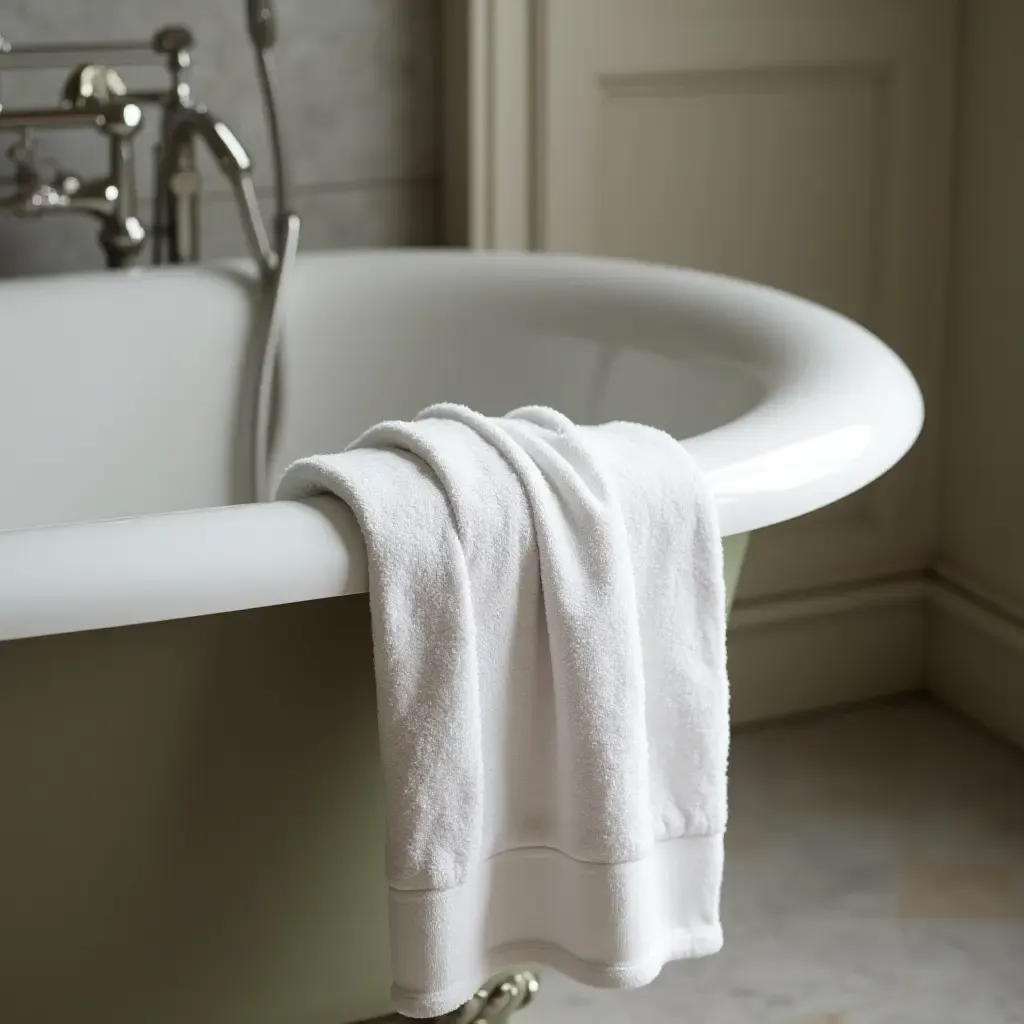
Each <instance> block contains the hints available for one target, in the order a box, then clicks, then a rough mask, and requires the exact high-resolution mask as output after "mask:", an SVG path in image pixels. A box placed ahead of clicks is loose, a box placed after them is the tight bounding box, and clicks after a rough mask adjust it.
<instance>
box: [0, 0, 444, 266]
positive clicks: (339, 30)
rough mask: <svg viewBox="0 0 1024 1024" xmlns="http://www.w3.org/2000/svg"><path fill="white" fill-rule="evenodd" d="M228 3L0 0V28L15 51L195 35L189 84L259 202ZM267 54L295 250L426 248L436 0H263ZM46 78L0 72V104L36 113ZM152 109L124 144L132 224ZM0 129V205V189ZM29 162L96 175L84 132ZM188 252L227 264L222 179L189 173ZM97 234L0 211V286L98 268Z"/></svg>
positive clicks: (49, 91)
mask: <svg viewBox="0 0 1024 1024" xmlns="http://www.w3.org/2000/svg"><path fill="white" fill-rule="evenodd" d="M244 11H245V2H244V0H218V2H217V3H211V2H210V0H134V2H133V3H131V4H122V3H114V2H112V0H89V2H88V3H86V2H85V0H70V2H69V0H7V2H5V3H4V4H3V5H2V6H0V34H3V35H4V36H5V37H6V38H8V39H9V40H10V41H11V42H12V43H13V44H14V45H17V44H18V43H30V42H32V43H38V42H45V43H50V42H54V43H55V42H66V41H88V40H97V39H100V40H107V39H148V38H150V37H151V36H152V34H153V32H154V31H155V30H156V29H157V28H159V27H161V26H162V25H166V24H169V23H184V24H186V25H188V26H189V27H190V28H191V29H192V31H193V33H194V34H195V36H196V38H197V43H198V45H197V48H196V50H195V53H194V61H195V71H194V75H193V83H194V89H195V93H196V97H197V99H199V100H201V101H202V102H204V103H206V104H207V106H209V107H210V109H211V110H214V111H215V112H216V113H217V114H219V116H220V117H221V118H223V119H224V120H225V121H226V122H228V124H230V125H231V126H232V128H233V129H234V130H235V132H236V134H237V135H238V136H239V138H240V139H241V140H242V142H243V143H244V144H245V145H246V147H247V148H248V149H249V151H250V153H251V155H252V156H253V159H254V161H255V164H256V177H257V181H258V183H259V185H260V187H261V193H262V194H263V195H264V196H266V197H269V195H270V188H269V186H270V175H269V160H268V156H267V145H266V138H265V132H264V124H263V115H262V110H261V106H260V99H259V93H258V91H257V86H256V78H255V74H254V70H253V61H252V55H251V51H250V48H249V43H248V37H247V36H246V33H245V18H244ZM278 13H279V20H280V30H279V36H278V44H277V48H276V51H275V58H276V60H277V66H278V73H279V80H280V89H281V105H282V108H283V114H284V127H285V131H286V141H287V146H288V153H289V157H290V161H291V167H292V174H293V178H294V184H295V204H294V205H295V206H296V207H297V208H298V211H299V213H300V214H301V215H302V216H303V220H304V223H303V245H304V246H305V247H307V248H332V247H343V246H359V245H374V246H376V245H417V244H419V245H429V244H433V243H435V242H437V241H438V238H437V224H438V218H437V197H438V187H437V178H438V170H439V145H438V130H437V128H438V94H439V89H438V58H439V48H440V24H439V22H440V3H439V0H279V2H278ZM120 70H122V73H123V75H124V77H125V79H126V81H127V82H128V84H129V86H130V87H131V86H136V87H139V88H144V87H147V86H154V85H157V84H160V83H161V82H165V81H166V75H165V74H164V73H163V72H162V70H161V69H156V68H152V69H131V68H125V69H120ZM64 78H65V75H64V74H63V73H61V72H50V71H45V72H36V71H33V72H23V71H18V72H8V73H7V74H5V75H4V76H3V79H2V82H0V89H2V93H0V96H2V101H3V103H4V104H5V105H6V106H9V107H14V106H22V105H52V104H53V103H55V102H56V100H57V99H58V98H59V95H60V91H61V87H62V83H63V80H64ZM154 128H155V114H151V115H150V124H149V126H148V127H147V130H146V131H145V133H144V135H143V137H142V138H141V139H140V143H139V160H140V167H139V184H140V192H141V194H142V196H143V200H144V202H143V216H144V217H145V216H146V215H147V209H148V201H149V198H150V197H151V195H152V162H151V159H150V154H149V148H150V146H151V144H152V140H153V138H154V135H155V131H154ZM14 141H15V136H13V135H11V134H6V133H0V196H2V195H4V194H9V192H10V187H11V186H10V171H9V165H8V164H7V162H6V160H5V159H3V157H2V152H3V151H4V150H6V149H7V147H8V146H9V145H10V144H11V143H12V142H14ZM37 141H38V145H39V149H40V152H42V153H45V154H46V155H47V156H48V157H52V158H54V159H55V160H56V161H58V162H59V164H60V165H61V166H64V167H66V168H67V169H69V170H73V171H76V172H79V173H84V174H86V175H89V174H97V173H99V172H100V171H101V170H103V169H104V168H105V166H106V146H105V140H104V139H103V138H102V137H101V136H100V135H99V133H98V132H95V131H86V132H60V133H46V134H40V135H39V136H38V138H37ZM203 180H204V189H205V191H206V199H205V201H204V210H203V225H204V226H203V252H204V256H209V257H220V256H230V255H235V254H240V253H242V252H243V250H244V245H243V242H242V235H241V229H240V226H239V223H238V220H237V217H236V215H235V211H234V208H233V206H232V202H231V199H230V196H229V194H228V193H227V190H226V186H225V182H224V180H223V179H222V178H220V176H219V175H218V173H217V171H216V170H215V168H214V167H213V166H212V164H209V163H206V164H205V166H204V170H203ZM96 234H97V225H96V223H94V222H93V221H92V220H90V219H88V218H84V217H80V216H73V217H72V216H68V215H66V214H55V215H51V216H50V217H48V218H46V219H45V220H43V219H39V218H33V219H31V220H18V219H15V218H14V217H12V216H10V215H9V214H7V213H4V212H0V276H11V275H15V274H29V273H39V272H51V271H62V270H73V269H81V268H86V267H99V266H102V257H101V255H100V250H99V248H98V246H97V245H96Z"/></svg>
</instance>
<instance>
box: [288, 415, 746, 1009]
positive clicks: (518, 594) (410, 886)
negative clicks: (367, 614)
mask: <svg viewBox="0 0 1024 1024" xmlns="http://www.w3.org/2000/svg"><path fill="white" fill-rule="evenodd" d="M325 491H326V492H331V493H333V494H335V495H337V496H338V497H339V498H340V499H341V500H342V501H344V502H346V503H347V504H348V505H349V506H350V507H351V508H352V511H353V512H354V514H355V516H356V519H357V520H358V522H359V525H360V527H361V529H362V531H363V535H364V538H365V541H366V546H367V554H368V565H369V575H370V607H371V617H372V623H373V641H374V661H375V670H376V676H377V699H378V715H379V726H380V741H381V753H382V757H383V764H384V781H385V795H386V801H387V807H386V817H387V874H388V880H389V884H390V915H391V917H390V931H391V952H392V962H393V972H394V998H395V1002H396V1006H397V1008H398V1009H399V1010H400V1011H401V1012H402V1013H405V1014H408V1015H410V1016H415V1017H427V1016H435V1015H439V1014H442V1013H446V1012H448V1011H450V1010H452V1009H454V1008H455V1007H456V1006H458V1005H459V1004H461V1003H462V1002H464V1001H465V1000H466V999H468V998H469V997H470V996H471V995H472V993H473V992H474V991H475V989H476V988H478V987H479V985H480V984H481V983H482V982H483V981H484V980H485V979H486V978H487V977H488V976H489V975H491V974H492V973H494V972H496V971H497V970H500V969H502V968H507V967H510V966H514V965H517V964H523V963H539V964H545V965H550V966H553V967H555V968H556V969H558V970H560V971H562V972H564V973H565V974H567V975H569V976H571V977H573V978H576V979H578V980H580V981H582V982H585V983H588V984H592V985H600V986H614V987H634V986H638V985H643V984H646V983H647V982H649V981H651V980H652V979H653V978H654V977H655V976H656V975H657V974H658V972H659V971H660V970H661V968H662V966H663V965H664V964H665V963H666V962H667V961H669V960H672V959H677V958H680V957H688V956H702V955H705V954H708V953H713V952H715V951H717V950H718V949H719V948H720V946H721V944H722V930H721V924H720V920H719V912H718V908H719V892H720V886H721V877H722V844H723V833H724V829H725V819H726V785H725V783H726V758H727V751H728V684H727V679H726V659H725V592H724V580H723V571H722V548H721V538H720V536H719V532H718V525H717V517H716V512H715V507H714V503H713V500H712V498H711V496H710V494H709V492H708V489H707V487H706V485H705V483H704V481H703V480H702V478H701V476H700V473H699V472H698V470H697V467H696V465H695V464H694V462H693V461H692V459H691V458H690V457H689V456H688V454H687V453H686V451H685V449H684V448H683V447H682V446H681V445H680V444H679V443H678V442H677V441H675V440H674V439H672V438H671V437H669V436H668V435H667V434H664V433H662V432H660V431H658V430H654V429H653V428H650V427H644V426H639V425H637V424H631V423H609V424H605V425H602V426H596V427H590V426H576V425H574V424H573V423H572V422H570V421H569V420H568V419H566V418H565V417H564V416H562V415H561V414H559V413H557V412H555V411H553V410H551V409H546V408H539V407H531V408H526V409H519V410H516V411H514V412H512V413H509V414H508V415H507V416H504V417H501V418H491V417H486V416H482V415H480V414H478V413H475V412H473V411H472V410H470V409H467V408H465V407H464V406H459V405H437V406H432V407H430V408H428V409H426V410H424V411H423V412H422V413H420V414H419V416H418V417H417V418H416V419H415V420H414V421H412V422H408V423H406V422H390V423H383V424H380V425H378V426H376V427H373V428H372V429H370V430H368V431H367V432H366V433H364V434H363V435H362V436H361V437H360V438H359V439H358V440H356V441H355V442H354V443H353V444H352V445H351V446H350V447H349V448H348V449H347V450H346V451H344V452H343V453H340V454H336V455H320V456H315V457H312V458H307V459H302V460H300V461H299V462H297V463H295V464H294V465H292V466H291V467H290V468H289V469H288V470H287V471H286V473H285V475H284V477H283V479H282V481H281V483H280V485H279V488H278V494H277V496H278V498H301V497H305V496H309V495H312V494H315V493H321V492H325Z"/></svg>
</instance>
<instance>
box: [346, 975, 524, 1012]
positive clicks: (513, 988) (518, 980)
mask: <svg viewBox="0 0 1024 1024" xmlns="http://www.w3.org/2000/svg"><path fill="white" fill-rule="evenodd" d="M539 991H540V980H539V979H538V978H537V975H536V974H534V973H533V971H508V972H506V973H505V974H496V975H495V976H494V977H493V978H491V980H490V981H489V982H487V984H486V985H484V986H483V988H480V989H477V991H476V994H475V995H474V996H473V998H472V999H470V1000H469V1002H468V1003H463V1004H462V1006H460V1007H459V1008H458V1009H457V1010H452V1012H451V1013H446V1014H445V1015H444V1016H443V1017H435V1018H433V1021H432V1024H504V1022H505V1021H507V1020H508V1018H509V1017H511V1016H512V1014H513V1013H515V1012H516V1010H521V1009H522V1008H523V1007H524V1006H528V1005H529V1004H530V1003H531V1002H532V1001H533V999H534V997H535V996H536V995H537V993H538V992H539ZM411 1019H412V1018H410V1017H403V1016H402V1015H401V1014H400V1013H392V1014H389V1015H388V1016H387V1017H377V1018H375V1019H374V1020H372V1021H361V1022H360V1024H408V1021H409V1020H411Z"/></svg>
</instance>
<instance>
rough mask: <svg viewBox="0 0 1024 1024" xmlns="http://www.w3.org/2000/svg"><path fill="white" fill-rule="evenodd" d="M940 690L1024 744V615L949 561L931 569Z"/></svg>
mask: <svg viewBox="0 0 1024 1024" xmlns="http://www.w3.org/2000/svg"><path fill="white" fill-rule="evenodd" d="M928 596H929V615H928V622H929V636H928V648H927V655H928V661H927V669H926V671H927V678H928V682H929V686H930V688H931V689H932V690H933V692H934V693H935V695H936V696H937V697H939V698H940V699H941V700H943V701H945V702H946V703H947V704H949V705H951V706H952V707H955V708H956V709H957V710H959V711H962V712H963V713H964V714H966V715H968V716H970V717H971V718H974V719H976V720H977V721H978V722H980V723H981V724H982V725H984V726H985V727H986V728H988V729H991V730H992V731H993V732H996V733H998V734H999V735H1001V736H1004V737H1005V738H1007V739H1009V740H1011V741H1012V742H1014V743H1016V744H1018V745H1020V746H1024V615H1022V614H1021V613H1020V611H1018V610H1017V609H1014V608H1010V607H1007V605H1006V603H1005V602H1003V601H1001V600H999V599H998V598H996V597H995V596H993V595H991V594H988V593H986V592H985V589H984V588H983V587H981V586H979V585H977V584H976V583H975V582H974V581H972V580H968V579H967V578H965V577H964V576H963V575H961V574H959V573H957V572H956V571H955V570H953V569H951V568H949V567H945V566H944V567H942V568H941V569H939V570H936V571H933V572H931V573H929V574H928Z"/></svg>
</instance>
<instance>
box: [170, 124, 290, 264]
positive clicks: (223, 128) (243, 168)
mask: <svg viewBox="0 0 1024 1024" xmlns="http://www.w3.org/2000/svg"><path fill="white" fill-rule="evenodd" d="M169 122H170V123H169V126H168V130H167V132H166V138H165V140H164V153H163V158H162V159H163V164H164V167H163V174H162V177H163V179H164V182H165V185H166V192H167V193H169V197H168V201H169V202H171V203H172V204H174V203H175V201H176V200H177V201H182V204H183V205H184V204H185V203H188V202H194V201H195V198H196V192H197V191H198V177H197V174H196V167H195V152H194V149H195V147H194V143H195V140H196V139H199V140H201V141H202V142H203V143H204V144H205V146H206V148H207V149H208V150H209V152H210V154H211V155H212V156H213V158H214V160H215V161H216V163H217V166H218V167H219V168H220V170H221V172H222V173H223V174H224V176H225V178H227V180H228V183H229V184H230V186H231V190H232V193H233V194H234V197H235V202H236V203H237V205H238V210H239V213H240V215H241V218H242V224H243V227H244V229H245V236H246V242H247V244H248V246H249V251H250V253H251V254H252V257H253V259H255V260H256V263H257V265H258V266H259V269H260V273H261V275H262V276H264V277H267V276H269V275H270V274H271V273H273V270H274V267H275V264H276V257H275V254H274V248H273V245H272V244H271V241H270V238H269V237H268V234H267V229H266V226H265V224H264V222H263V215H262V213H261V212H260V207H259V200H258V198H257V195H256V186H255V185H254V184H253V180H252V160H251V159H250V157H249V154H248V152H247V151H246V149H245V147H244V146H243V145H242V143H241V142H239V140H238V137H237V136H236V135H235V133H234V132H233V131H232V130H231V129H230V128H229V127H228V126H227V125H226V124H225V123H224V122H223V121H222V120H220V118H218V117H216V116H215V115H213V114H212V113H210V111H208V110H207V109H206V108H205V107H203V106H199V105H195V106H192V105H187V106H186V105H184V104H180V105H175V107H174V108H173V109H172V111H171V112H170V115H169ZM181 219H182V218H181V216H180V211H179V215H178V216H174V217H172V218H171V220H172V224H171V225H170V233H171V236H172V237H171V254H172V255H171V258H172V260H175V261H177V260H181V259H187V258H194V255H195V254H194V253H190V254H185V253H182V252H181V248H182V245H181V240H180V239H177V238H175V237H174V236H175V234H176V231H175V228H176V227H180V222H181Z"/></svg>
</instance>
